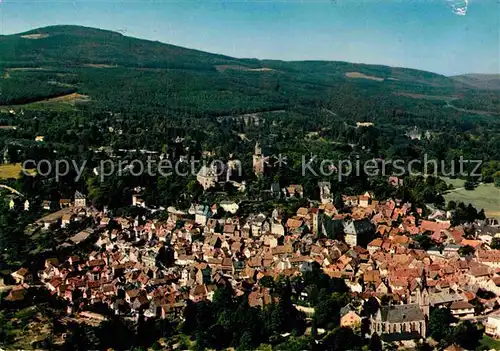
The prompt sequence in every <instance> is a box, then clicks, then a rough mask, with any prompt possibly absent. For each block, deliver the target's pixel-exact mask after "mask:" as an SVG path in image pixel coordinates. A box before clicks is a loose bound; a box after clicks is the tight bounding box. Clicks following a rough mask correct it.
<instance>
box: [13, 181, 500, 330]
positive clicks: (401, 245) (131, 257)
mask: <svg viewBox="0 0 500 351" xmlns="http://www.w3.org/2000/svg"><path fill="white" fill-rule="evenodd" d="M320 188H322V190H321V192H322V194H323V195H324V196H323V197H322V201H321V202H320V204H316V205H314V204H312V203H311V205H310V207H300V208H298V210H297V211H296V213H295V214H294V215H293V216H288V217H287V216H285V214H284V211H282V210H281V209H280V208H275V209H274V210H273V211H271V212H270V213H254V214H250V215H248V216H245V217H244V218H242V217H240V216H238V215H237V213H238V205H237V204H236V203H233V202H230V201H225V202H223V203H220V204H214V205H211V206H209V205H193V206H191V208H190V209H189V211H187V212H181V211H176V210H174V209H172V208H169V209H168V217H166V219H163V220H157V219H154V220H149V219H146V218H123V217H115V218H110V217H108V214H107V213H105V212H100V211H94V210H92V211H91V210H87V216H89V215H90V216H91V217H92V218H94V227H93V228H89V229H88V230H86V231H84V232H85V233H79V234H78V235H80V234H81V235H80V236H81V238H85V239H86V238H88V237H89V233H92V234H93V235H92V236H91V237H93V238H95V240H96V241H95V250H96V251H94V252H92V253H90V254H89V255H88V256H85V257H78V256H70V257H67V258H65V259H64V260H58V259H56V258H53V259H48V260H47V261H46V262H45V267H44V269H43V270H41V271H40V272H28V270H27V269H26V268H21V269H20V270H19V271H17V272H15V273H13V274H12V277H13V278H14V279H15V280H16V282H17V283H19V284H30V283H31V282H32V281H33V280H39V281H41V282H42V283H43V284H44V285H45V286H46V288H47V289H48V290H49V291H50V292H51V293H52V294H54V295H57V296H59V297H60V298H62V299H64V300H66V301H67V306H68V312H70V313H71V312H73V311H75V310H83V309H85V305H86V304H93V303H98V302H99V303H104V304H107V305H108V306H109V308H110V309H111V310H113V311H115V313H117V314H120V315H123V316H125V317H127V316H128V317H130V318H136V317H137V316H138V315H139V314H140V313H141V312H142V313H143V314H144V316H145V317H146V318H149V317H158V318H177V317H179V316H180V315H181V313H182V310H183V307H184V306H185V304H186V301H188V300H191V301H194V302H197V301H201V300H211V299H212V297H213V294H214V291H215V290H216V289H217V286H221V285H225V284H229V285H231V286H232V287H233V289H234V291H236V293H237V294H239V295H243V294H245V293H246V292H248V291H249V290H250V293H249V294H248V302H249V304H250V306H256V307H258V306H263V305H266V304H269V303H273V301H276V297H275V296H273V294H272V292H271V291H270V290H269V289H268V288H266V287H264V286H262V285H261V284H260V281H261V279H263V278H264V277H271V278H273V279H277V278H278V277H280V276H287V277H292V276H298V277H300V276H301V275H302V274H303V273H304V272H305V271H307V270H311V269H312V267H313V266H314V265H319V266H320V267H321V268H322V269H323V271H324V272H325V273H326V274H327V275H328V276H330V277H332V278H340V279H343V280H344V281H345V282H346V284H347V286H348V287H349V289H350V290H351V293H352V295H353V297H355V298H358V299H361V300H367V299H369V298H371V297H375V298H377V299H379V301H382V300H383V297H384V296H387V297H388V301H389V303H388V304H384V305H383V306H381V307H380V309H379V310H378V312H377V313H376V315H375V316H373V317H372V318H371V323H370V325H371V327H370V328H371V332H372V333H377V334H379V335H383V336H387V337H392V336H393V337H401V338H420V337H423V336H425V333H426V328H427V322H428V317H429V311H430V308H436V307H447V308H450V309H451V311H452V313H453V314H454V315H455V316H457V317H458V318H462V319H474V318H475V316H477V315H478V314H479V313H481V314H491V317H490V318H488V319H487V321H488V323H489V324H488V326H487V332H489V333H490V334H491V335H494V336H499V335H500V317H494V316H495V314H494V313H495V311H496V309H497V308H498V307H499V303H500V299H499V297H498V296H499V295H500V250H494V249H491V248H490V243H491V240H492V238H493V237H495V236H500V226H499V225H498V223H497V222H486V221H483V222H480V223H479V222H478V223H476V234H475V235H474V236H473V237H470V234H466V233H470V230H467V229H468V228H466V227H464V226H457V227H452V226H451V223H450V221H449V219H447V218H446V217H447V215H446V213H437V214H436V213H434V214H433V215H431V216H430V218H431V219H423V218H421V215H422V210H421V209H413V208H412V206H411V204H409V203H403V202H402V201H399V200H396V199H388V200H385V201H376V200H375V199H374V197H373V195H372V194H370V193H365V194H361V195H358V196H343V202H344V205H345V206H347V207H348V211H345V210H344V211H339V210H340V209H337V208H336V207H335V205H334V204H333V203H332V201H331V196H330V194H329V192H328V191H327V189H328V187H327V185H326V184H321V185H320ZM295 192H296V193H297V192H298V190H297V189H295ZM80 195H81V194H76V196H75V199H74V208H80V209H82V208H86V203H85V200H84V196H80ZM136 202H137V204H140V202H139V201H138V199H136ZM221 208H223V209H224V213H225V215H224V216H222V217H223V218H220V217H221V216H216V214H217V211H218V210H220V209H221ZM341 212H342V213H341ZM346 212H347V213H346ZM422 234H424V235H428V236H430V237H431V238H432V239H433V240H434V241H435V242H436V243H439V244H440V249H436V248H430V249H428V250H424V249H422V248H420V247H419V245H418V243H417V242H416V240H415V238H416V237H418V236H420V235H422ZM81 238H80V239H81ZM77 241H78V238H76V239H75V243H77ZM464 246H471V247H473V248H474V253H473V254H472V255H470V256H467V257H462V256H461V255H460V254H459V251H460V250H459V248H460V247H464ZM485 291H489V292H492V293H493V294H487V293H484V292H485ZM301 298H303V299H305V300H306V301H307V296H301ZM479 306H480V308H478V307H479ZM495 318H497V319H495ZM490 319H491V321H490ZM495 320H496V321H497V322H496V324H495ZM360 323H361V314H360V310H359V308H356V307H351V306H350V305H348V306H346V307H345V308H343V309H342V316H341V325H343V326H349V327H354V326H356V325H359V324H360Z"/></svg>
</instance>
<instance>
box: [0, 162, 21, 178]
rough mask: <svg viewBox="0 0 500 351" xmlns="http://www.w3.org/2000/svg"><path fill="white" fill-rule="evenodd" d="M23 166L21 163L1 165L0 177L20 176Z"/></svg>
mask: <svg viewBox="0 0 500 351" xmlns="http://www.w3.org/2000/svg"><path fill="white" fill-rule="evenodd" d="M21 170H22V166H21V164H20V163H13V164H4V165H0V179H9V178H14V179H17V178H19V174H20V173H21Z"/></svg>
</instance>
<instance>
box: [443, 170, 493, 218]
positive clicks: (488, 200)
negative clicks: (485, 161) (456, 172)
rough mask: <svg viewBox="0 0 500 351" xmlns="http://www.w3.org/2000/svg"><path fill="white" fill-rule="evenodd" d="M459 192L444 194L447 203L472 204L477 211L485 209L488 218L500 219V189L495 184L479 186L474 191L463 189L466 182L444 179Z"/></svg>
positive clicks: (453, 191)
mask: <svg viewBox="0 0 500 351" xmlns="http://www.w3.org/2000/svg"><path fill="white" fill-rule="evenodd" d="M443 180H445V181H446V182H447V183H448V184H452V185H453V186H454V187H455V188H456V189H457V190H451V191H449V192H448V193H446V194H444V198H445V200H446V201H451V200H453V201H456V202H464V203H465V204H469V203H471V204H472V205H473V206H474V207H476V208H477V209H481V208H484V211H485V213H486V216H488V217H495V218H498V219H500V188H497V187H495V186H494V185H493V184H491V183H490V184H479V185H478V187H477V188H475V189H474V190H465V189H463V188H462V187H463V184H464V180H462V179H450V178H443Z"/></svg>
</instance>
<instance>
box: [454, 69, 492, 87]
mask: <svg viewBox="0 0 500 351" xmlns="http://www.w3.org/2000/svg"><path fill="white" fill-rule="evenodd" d="M450 78H451V79H453V80H455V81H457V82H460V83H463V84H467V85H470V86H472V87H475V88H479V89H489V90H500V74H480V73H469V74H461V75H457V76H451V77H450Z"/></svg>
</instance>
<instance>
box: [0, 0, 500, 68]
mask: <svg viewBox="0 0 500 351" xmlns="http://www.w3.org/2000/svg"><path fill="white" fill-rule="evenodd" d="M0 2H2V3H1V4H0V8H1V10H0V11H1V13H0V33H1V34H12V33H18V32H23V31H27V30H30V29H34V28H37V27H42V26H47V25H53V24H79V25H85V26H91V27H98V28H104V29H110V30H120V31H123V33H124V34H126V35H130V36H135V37H141V38H146V39H152V40H159V41H162V42H166V43H171V44H176V45H180V46H184V47H189V48H196V49H200V50H204V51H209V52H216V53H222V54H226V55H230V56H235V57H256V58H270V59H283V60H315V59H320V60H341V61H350V62H363V63H378V64H387V65H392V66H404V67H411V68H418V69H425V70H429V71H433V72H437V73H442V74H446V75H451V74H460V73H500V2H498V1H497V0H469V3H468V8H467V13H466V15H465V16H463V15H457V14H455V13H454V12H453V8H452V6H451V3H457V4H458V3H459V2H460V3H465V0H460V1H459V0H324V1H323V0H303V1H301V0H298V1H287V0H281V1H275V0H253V1H245V0H241V1H236V0H203V1H189V0H186V1H170V0H141V1H127V0H125V1H119V0H107V1H104V0H86V1H81V0H76V1H69V0H52V1H50V0H24V1H23V0H3V1H2V0H0Z"/></svg>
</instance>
